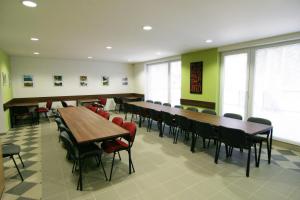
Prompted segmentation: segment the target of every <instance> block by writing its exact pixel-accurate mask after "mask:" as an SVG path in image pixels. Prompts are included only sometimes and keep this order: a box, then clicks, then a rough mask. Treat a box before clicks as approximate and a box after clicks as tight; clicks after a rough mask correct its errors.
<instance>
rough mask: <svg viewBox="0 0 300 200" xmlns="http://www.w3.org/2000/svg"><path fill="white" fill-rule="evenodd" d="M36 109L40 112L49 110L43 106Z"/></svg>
mask: <svg viewBox="0 0 300 200" xmlns="http://www.w3.org/2000/svg"><path fill="white" fill-rule="evenodd" d="M35 111H36V112H38V113H43V112H49V110H48V108H43V107H41V108H37V109H35Z"/></svg>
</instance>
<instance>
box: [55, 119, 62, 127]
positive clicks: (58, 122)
mask: <svg viewBox="0 0 300 200" xmlns="http://www.w3.org/2000/svg"><path fill="white" fill-rule="evenodd" d="M54 121H55V122H56V125H57V127H58V128H59V125H60V124H62V123H63V122H62V120H61V118H59V117H55V118H54Z"/></svg>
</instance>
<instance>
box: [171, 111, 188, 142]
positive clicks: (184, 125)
mask: <svg viewBox="0 0 300 200" xmlns="http://www.w3.org/2000/svg"><path fill="white" fill-rule="evenodd" d="M175 123H176V125H177V128H178V129H177V131H176V134H174V140H173V143H174V144H176V143H177V140H178V136H179V132H180V134H182V133H184V136H185V140H186V141H187V140H189V135H190V133H191V130H192V121H191V120H189V119H188V118H186V117H183V116H180V115H175Z"/></svg>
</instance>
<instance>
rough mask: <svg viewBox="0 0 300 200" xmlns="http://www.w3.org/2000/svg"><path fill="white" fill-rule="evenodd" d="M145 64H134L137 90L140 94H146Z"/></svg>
mask: <svg viewBox="0 0 300 200" xmlns="http://www.w3.org/2000/svg"><path fill="white" fill-rule="evenodd" d="M144 65H145V63H137V64H134V66H133V73H134V80H135V84H134V85H135V92H136V93H139V94H145V86H146V73H145V66H144Z"/></svg>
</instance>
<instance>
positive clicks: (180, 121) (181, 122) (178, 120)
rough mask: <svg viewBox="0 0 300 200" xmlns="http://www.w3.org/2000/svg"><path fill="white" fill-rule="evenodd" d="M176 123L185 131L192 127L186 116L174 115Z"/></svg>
mask: <svg viewBox="0 0 300 200" xmlns="http://www.w3.org/2000/svg"><path fill="white" fill-rule="evenodd" d="M175 122H176V125H177V126H178V127H179V128H181V129H182V130H185V131H190V130H191V129H192V121H191V120H189V119H188V118H186V117H183V116H180V115H175Z"/></svg>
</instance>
